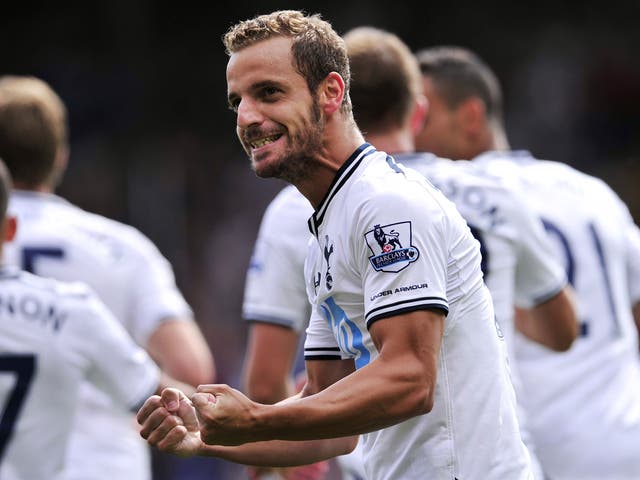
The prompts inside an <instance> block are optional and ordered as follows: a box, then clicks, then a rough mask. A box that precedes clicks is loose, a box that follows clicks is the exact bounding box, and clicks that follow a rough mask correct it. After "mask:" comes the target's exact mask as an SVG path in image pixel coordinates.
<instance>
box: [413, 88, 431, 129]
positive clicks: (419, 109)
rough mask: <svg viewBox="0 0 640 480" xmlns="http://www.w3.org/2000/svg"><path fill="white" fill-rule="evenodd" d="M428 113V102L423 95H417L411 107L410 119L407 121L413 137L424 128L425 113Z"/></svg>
mask: <svg viewBox="0 0 640 480" xmlns="http://www.w3.org/2000/svg"><path fill="white" fill-rule="evenodd" d="M428 112H429V101H428V100H427V97H425V96H424V95H418V97H417V98H416V103H415V106H414V107H413V112H411V117H410V119H409V122H410V125H411V133H412V134H413V136H414V137H415V136H416V135H418V133H420V132H421V131H422V128H423V127H424V122H425V121H426V120H427V113H428Z"/></svg>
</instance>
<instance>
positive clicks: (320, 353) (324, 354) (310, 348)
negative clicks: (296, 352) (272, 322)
mask: <svg viewBox="0 0 640 480" xmlns="http://www.w3.org/2000/svg"><path fill="white" fill-rule="evenodd" d="M308 252H309V253H308V256H307V260H306V263H305V279H307V282H305V284H306V290H307V293H308V298H309V302H311V298H313V294H312V291H313V289H314V288H315V287H314V285H313V281H314V279H313V274H312V273H313V268H312V265H313V264H314V260H315V258H317V255H319V252H318V243H317V242H316V241H315V239H314V238H313V237H312V239H311V241H309V245H308ZM318 308H321V307H318V306H315V305H314V306H313V307H312V308H311V318H310V320H309V325H308V326H307V335H306V338H305V342H304V359H305V360H341V359H343V358H349V357H348V356H346V355H343V354H342V353H341V350H340V346H339V345H338V342H337V341H336V338H335V336H334V335H333V331H332V329H331V326H330V325H329V322H328V321H327V320H326V318H325V317H324V316H323V315H322V313H321V312H319V311H318V310H317V309H318Z"/></svg>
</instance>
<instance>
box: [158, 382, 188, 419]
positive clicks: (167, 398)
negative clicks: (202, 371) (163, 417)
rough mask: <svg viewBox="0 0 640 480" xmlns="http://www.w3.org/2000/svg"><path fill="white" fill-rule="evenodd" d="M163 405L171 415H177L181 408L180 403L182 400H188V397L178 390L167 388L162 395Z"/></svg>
mask: <svg viewBox="0 0 640 480" xmlns="http://www.w3.org/2000/svg"><path fill="white" fill-rule="evenodd" d="M160 398H162V403H164V406H165V408H166V409H167V410H169V411H170V412H171V413H176V412H177V411H178V409H179V407H180V401H181V400H182V399H185V400H188V398H187V397H186V395H185V394H184V393H182V392H181V391H180V390H178V389H177V388H165V389H164V390H162V394H161V395H160Z"/></svg>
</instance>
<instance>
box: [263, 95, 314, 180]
mask: <svg viewBox="0 0 640 480" xmlns="http://www.w3.org/2000/svg"><path fill="white" fill-rule="evenodd" d="M324 128H325V121H324V118H322V115H321V112H320V107H319V106H318V104H317V102H315V101H314V102H313V105H312V106H311V111H310V115H309V118H308V119H307V120H306V121H305V122H304V125H303V126H302V128H300V129H299V130H298V132H297V133H294V134H292V135H290V136H289V142H290V144H289V147H288V148H287V150H286V151H285V152H284V153H283V155H282V156H281V157H280V158H278V159H275V160H273V161H272V162H269V163H267V164H265V165H263V166H259V165H258V164H256V162H254V161H253V159H252V160H251V166H252V168H253V171H254V172H255V173H256V175H257V176H259V177H261V178H279V179H281V180H284V181H285V182H288V183H291V184H294V185H295V184H297V183H298V182H300V181H302V180H306V179H307V178H309V176H311V175H312V174H313V172H314V170H315V169H316V168H317V163H316V161H315V157H316V155H317V154H318V152H319V151H320V150H321V148H322V144H323V137H324Z"/></svg>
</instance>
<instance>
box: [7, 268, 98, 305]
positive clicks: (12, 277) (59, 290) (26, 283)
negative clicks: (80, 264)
mask: <svg viewBox="0 0 640 480" xmlns="http://www.w3.org/2000/svg"><path fill="white" fill-rule="evenodd" d="M0 278H2V279H3V280H4V281H10V282H13V284H14V286H15V287H16V288H17V289H19V290H21V291H23V292H24V293H26V292H28V293H29V294H31V295H34V296H47V297H52V298H56V299H58V300H60V301H70V302H78V301H79V302H83V301H86V300H88V299H89V298H90V297H93V296H94V293H93V291H92V290H91V288H90V287H89V286H88V285H87V284H85V283H83V282H69V281H61V280H56V279H53V278H49V277H41V276H38V275H34V274H32V273H29V272H26V271H24V270H19V269H18V268H17V267H13V266H9V267H3V268H2V269H1V270H0Z"/></svg>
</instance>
